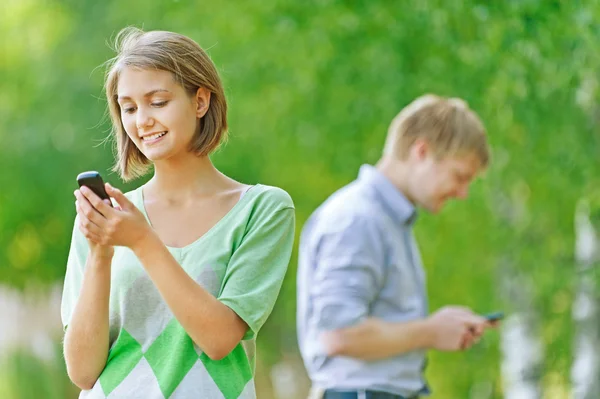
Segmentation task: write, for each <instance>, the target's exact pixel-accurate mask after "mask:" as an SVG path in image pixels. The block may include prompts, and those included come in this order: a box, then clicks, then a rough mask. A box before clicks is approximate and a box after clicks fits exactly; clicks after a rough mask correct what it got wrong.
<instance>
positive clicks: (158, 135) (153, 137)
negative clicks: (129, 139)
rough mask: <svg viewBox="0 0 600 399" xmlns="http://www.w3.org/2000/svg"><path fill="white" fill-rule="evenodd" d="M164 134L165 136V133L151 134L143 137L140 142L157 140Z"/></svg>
mask: <svg viewBox="0 0 600 399" xmlns="http://www.w3.org/2000/svg"><path fill="white" fill-rule="evenodd" d="M165 134H167V132H161V133H156V134H153V135H151V136H144V137H142V141H153V140H157V139H159V138H161V137H163V136H164V135H165Z"/></svg>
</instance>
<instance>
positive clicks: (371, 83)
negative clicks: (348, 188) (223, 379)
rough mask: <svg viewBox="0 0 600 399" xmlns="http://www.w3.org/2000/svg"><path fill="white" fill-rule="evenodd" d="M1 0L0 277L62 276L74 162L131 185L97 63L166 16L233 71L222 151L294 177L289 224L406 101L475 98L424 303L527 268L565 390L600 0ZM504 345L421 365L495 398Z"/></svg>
mask: <svg viewBox="0 0 600 399" xmlns="http://www.w3.org/2000/svg"><path fill="white" fill-rule="evenodd" d="M2 8H3V12H1V13H0V37H2V38H3V39H2V53H1V54H0V56H1V58H0V76H2V79H1V81H0V140H1V141H2V146H0V171H1V172H0V187H1V188H0V248H2V250H1V251H0V265H1V266H0V280H1V281H3V282H5V283H8V284H10V285H14V286H17V287H24V286H25V285H26V284H28V283H29V282H31V281H41V282H47V283H50V282H56V281H60V280H61V278H62V277H63V275H64V272H65V262H66V255H67V250H68V245H69V240H70V232H71V229H72V224H73V218H74V214H75V212H74V206H73V202H74V198H73V197H72V194H71V193H72V191H73V190H74V189H75V188H76V185H75V176H76V175H77V173H78V172H80V171H83V170H90V169H95V170H99V171H101V173H103V175H104V176H105V179H106V180H108V181H110V182H111V183H113V184H114V185H116V186H119V187H122V188H123V189H125V190H127V189H131V188H133V187H134V186H137V185H139V184H141V183H143V181H137V182H134V183H130V184H123V183H122V182H121V181H119V178H118V176H116V175H115V174H112V173H110V172H109V169H110V166H111V162H112V156H111V150H110V148H109V147H107V146H105V145H102V144H101V142H102V140H103V139H104V138H105V137H106V135H107V133H108V130H109V124H108V120H107V118H106V117H105V100H104V97H103V92H102V79H103V70H102V68H98V66H100V65H101V64H102V63H103V62H104V61H105V60H107V59H108V58H110V57H112V56H113V54H112V53H111V51H110V49H109V48H108V46H107V45H106V43H107V40H109V39H110V38H111V37H114V35H115V34H116V32H118V30H119V29H121V28H122V27H124V26H126V25H135V26H139V27H143V28H144V29H147V30H151V29H165V30H173V31H177V32H180V33H183V34H186V35H189V36H191V37H192V38H194V39H195V40H197V41H198V42H199V43H200V44H201V45H202V46H203V47H204V48H205V49H207V50H208V51H209V53H210V55H211V56H212V58H213V60H214V61H215V63H216V64H217V66H218V67H219V70H220V71H221V74H222V77H223V79H224V82H225V85H226V91H227V95H228V100H229V104H230V115H229V121H230V133H231V136H230V140H229V143H228V144H227V145H226V146H224V148H222V149H221V150H220V151H219V152H218V153H217V154H215V155H214V157H213V160H214V162H215V164H216V165H217V167H219V168H220V169H221V170H222V171H223V172H224V173H226V174H228V175H230V176H232V177H234V178H236V179H239V180H241V181H244V182H247V183H255V182H262V183H265V184H271V185H277V186H280V187H282V188H284V189H286V190H287V191H288V192H289V193H290V194H291V195H292V197H293V198H294V200H295V204H296V207H297V217H298V232H299V231H300V229H301V227H302V224H303V223H304V221H305V220H306V218H307V217H308V215H309V214H310V213H311V212H312V211H313V210H314V209H315V208H316V207H317V206H318V205H319V204H320V203H321V202H322V201H323V200H324V199H325V198H326V197H327V196H328V195H329V194H331V193H332V192H333V191H335V190H336V189H337V188H339V187H341V186H342V185H343V184H345V183H347V182H349V181H351V180H352V179H354V178H355V176H356V174H357V171H358V168H359V166H360V165H361V164H362V163H374V162H376V161H377V159H378V157H379V155H380V153H381V148H382V146H383V143H384V138H385V134H386V130H387V127H388V124H389V122H390V121H391V119H392V118H393V117H394V116H395V115H396V113H397V112H398V111H399V110H400V109H401V108H402V107H403V106H404V105H406V104H407V103H409V102H410V101H411V100H412V99H413V98H414V97H416V96H419V95H421V94H423V93H426V92H433V93H437V94H441V95H448V96H458V97H462V98H464V99H466V100H467V101H468V102H469V104H470V105H471V107H472V108H474V109H475V110H476V111H477V112H478V113H479V114H480V115H481V117H482V119H483V120H484V122H485V124H486V126H487V128H488V131H489V136H490V141H491V144H492V147H493V152H494V154H493V160H492V165H491V168H490V169H489V171H487V173H486V175H485V176H484V179H482V180H480V181H478V182H477V183H476V184H475V185H474V186H473V189H472V192H471V195H470V198H469V199H468V200H467V201H465V202H460V203H453V204H451V205H450V206H448V207H447V209H445V210H444V211H443V212H442V213H441V214H440V215H436V216H431V215H425V214H424V215H422V216H421V219H420V221H419V223H418V227H417V235H418V238H419V240H420V243H421V249H422V252H423V258H424V261H425V264H426V268H427V271H428V287H429V291H430V295H431V304H432V309H435V308H437V307H439V306H442V305H443V304H447V303H459V304H464V305H468V306H471V307H473V309H475V310H477V311H480V312H488V311H492V310H496V309H505V310H506V311H507V312H510V311H516V310H517V309H509V308H507V306H508V301H506V300H505V298H503V297H502V290H501V289H500V280H501V278H502V276H503V275H504V274H505V273H513V272H518V273H519V274H520V275H522V276H524V277H525V278H526V279H530V280H531V281H532V282H533V286H534V289H535V292H534V294H535V295H534V296H533V298H532V301H533V303H532V304H531V306H533V308H534V309H536V311H538V312H539V314H540V320H541V324H540V328H541V331H540V334H541V336H542V337H543V339H544V341H545V345H546V348H547V350H546V353H547V354H548V356H547V358H546V362H545V365H544V370H543V373H544V379H543V381H544V384H545V386H544V389H545V390H546V391H547V392H557V391H560V392H562V391H564V389H566V388H564V387H566V386H568V375H569V372H568V369H569V367H570V362H571V356H572V353H571V339H572V330H573V326H572V322H571V318H570V312H569V311H570V308H571V302H572V298H573V284H572V281H573V278H574V264H573V247H574V234H573V212H574V209H575V204H576V202H577V200H578V199H579V198H580V197H582V196H585V195H587V194H588V193H590V192H591V191H593V189H594V187H597V183H598V176H599V173H598V172H599V170H598V163H597V161H596V154H598V149H599V145H600V141H599V139H598V134H597V133H598V128H597V121H598V118H599V116H600V112H599V110H600V108H599V107H598V97H599V84H598V76H597V72H596V71H598V70H600V55H599V53H598V51H597V43H598V42H599V39H600V32H599V27H598V24H596V23H595V21H597V20H598V19H599V18H600V3H597V2H580V1H571V2H567V1H557V0H555V1H540V0H526V1H525V0H522V1H516V0H508V1H504V2H485V1H474V0H470V1H467V0H465V1H463V2H447V1H440V0H411V1H403V2H388V1H359V0H355V1H341V0H309V1H304V2H295V1H262V0H247V1H245V2H227V1H223V0H214V1H211V2H189V1H184V0H174V1H165V2H158V1H150V2H149V1H139V0H134V1H130V2H126V3H125V2H118V1H112V0H110V1H105V2H91V1H88V2H79V1H74V0H64V1H59V0H45V1H41V0H4V1H3V7H2ZM296 255H297V252H296V251H295V252H294V258H293V260H292V263H291V265H290V269H289V273H288V275H287V278H286V281H285V284H284V288H283V290H282V294H281V297H280V300H279V302H278V305H277V307H276V309H275V311H274V314H273V316H272V317H271V319H270V321H269V322H268V323H267V325H266V326H265V328H264V330H263V332H262V338H261V339H260V340H259V344H260V350H261V356H262V358H263V360H264V361H265V363H266V364H272V363H274V362H276V361H278V360H279V359H280V358H281V356H282V355H281V354H282V353H289V352H295V351H297V349H296V341H295V272H296V259H295V256H296ZM503 259H504V260H506V261H507V262H504V263H503V261H502V260H503ZM505 264H509V265H510V268H509V269H506V266H505ZM499 357H500V355H499V353H498V334H497V333H491V334H489V335H488V336H487V337H486V338H485V339H484V342H483V343H482V344H481V345H480V346H479V347H478V348H477V349H476V350H473V351H471V352H468V353H464V354H433V355H432V361H431V363H430V364H431V367H430V369H429V372H428V375H429V378H430V380H431V381H432V384H433V386H434V389H435V390H436V391H437V392H444V394H443V395H442V396H441V397H456V398H458V397H467V396H468V393H469V392H470V390H471V389H472V387H473V386H474V385H475V384H476V383H477V382H481V381H488V382H490V383H491V384H492V386H493V392H494V394H495V395H496V396H495V397H500V395H501V387H500V370H499ZM448 370H452V372H448ZM561 387H563V388H564V389H563V388H561Z"/></svg>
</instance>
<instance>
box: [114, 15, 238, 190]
mask: <svg viewBox="0 0 600 399" xmlns="http://www.w3.org/2000/svg"><path fill="white" fill-rule="evenodd" d="M114 50H115V52H116V53H117V56H116V57H114V58H113V59H111V60H109V61H108V62H107V72H106V80H105V86H104V88H105V91H106V98H107V100H108V110H109V113H110V118H111V120H112V125H113V126H112V136H113V138H114V141H115V151H116V162H115V165H114V167H113V170H114V171H116V172H118V173H119V174H120V175H121V177H122V178H123V179H124V180H126V181H127V180H131V179H133V178H136V177H139V176H142V175H143V174H144V173H146V172H147V170H148V167H149V166H150V160H148V158H146V157H145V156H144V154H143V153H142V152H141V151H140V150H139V149H138V148H137V147H136V145H135V144H134V143H133V142H132V141H131V139H130V138H129V136H127V133H126V132H125V129H124V127H123V122H122V120H121V110H120V107H119V103H118V102H117V87H118V83H119V76H120V72H121V71H122V70H123V68H126V67H131V68H137V69H154V70H162V71H167V72H170V73H171V74H172V75H173V78H174V79H175V80H176V81H177V82H178V83H179V84H180V85H181V86H182V87H183V88H184V89H185V90H186V92H187V93H188V94H189V95H190V96H193V95H195V94H196V92H197V90H198V89H199V88H200V87H204V88H206V89H207V90H208V91H210V93H211V96H210V105H209V108H208V111H207V112H206V114H205V115H204V116H203V117H202V118H201V119H200V128H199V129H198V131H197V132H196V134H195V135H194V138H193V139H192V142H191V143H190V149H189V150H190V151H191V152H194V153H196V154H198V155H199V156H201V155H208V154H210V153H211V152H212V151H214V150H215V149H216V148H217V147H218V146H219V144H220V143H221V141H222V140H223V139H224V138H225V137H226V134H227V101H226V99H225V92H224V90H223V84H222V83H221V79H220V77H219V74H218V72H217V69H216V67H215V65H214V64H213V62H212V60H211V59H210V57H209V56H208V54H206V52H205V51H204V50H203V49H202V48H201V47H200V46H199V45H198V44H197V43H196V42H195V41H193V40H192V39H190V38H188V37H186V36H183V35H180V34H177V33H173V32H166V31H150V32H144V31H143V30H141V29H138V28H134V27H127V28H125V29H123V30H121V31H120V32H119V33H118V35H117V37H116V39H115V45H114Z"/></svg>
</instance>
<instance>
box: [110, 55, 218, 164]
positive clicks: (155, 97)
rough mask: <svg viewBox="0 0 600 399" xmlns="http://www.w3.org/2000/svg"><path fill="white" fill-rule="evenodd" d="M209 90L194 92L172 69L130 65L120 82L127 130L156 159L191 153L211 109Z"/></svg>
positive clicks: (149, 156) (119, 94) (140, 148)
mask: <svg viewBox="0 0 600 399" xmlns="http://www.w3.org/2000/svg"><path fill="white" fill-rule="evenodd" d="M205 94H206V90H205V89H202V88H201V89H199V91H198V93H197V95H196V96H190V95H189V94H188V93H186V91H185V89H184V88H183V87H182V86H181V85H180V84H179V83H177V82H176V81H175V79H174V78H173V75H172V74H171V73H170V72H167V71H161V70H154V69H137V68H130V67H126V68H124V69H123V70H122V71H121V74H120V76H119V83H118V85H117V101H118V103H119V107H120V109H121V120H122V123H123V127H124V128H125V132H127V135H128V136H129V138H130V139H131V140H132V141H133V142H134V143H135V145H136V146H137V147H138V148H139V150H140V151H141V152H142V153H143V154H144V155H145V156H146V158H148V159H149V160H151V161H152V162H156V161H160V160H166V159H170V158H172V157H174V156H178V155H180V154H182V153H187V152H188V148H189V144H190V141H191V140H192V138H193V137H194V134H195V132H196V131H197V129H198V126H199V119H200V118H201V117H202V116H204V114H205V113H206V111H207V110H208V101H209V98H210V97H208V98H206V96H205ZM208 95H209V96H210V94H208Z"/></svg>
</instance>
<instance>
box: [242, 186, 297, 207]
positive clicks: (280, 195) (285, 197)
mask: <svg viewBox="0 0 600 399" xmlns="http://www.w3.org/2000/svg"><path fill="white" fill-rule="evenodd" d="M249 194H250V195H251V197H252V200H253V201H252V202H253V203H254V204H255V205H256V206H260V207H266V208H276V209H277V208H279V209H284V208H294V201H293V200H292V197H291V196H290V195H289V194H288V192H287V191H285V190H284V189H282V188H280V187H275V186H269V185H266V184H256V185H254V186H251V187H250V188H249V189H248V192H247V193H246V195H249Z"/></svg>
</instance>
